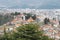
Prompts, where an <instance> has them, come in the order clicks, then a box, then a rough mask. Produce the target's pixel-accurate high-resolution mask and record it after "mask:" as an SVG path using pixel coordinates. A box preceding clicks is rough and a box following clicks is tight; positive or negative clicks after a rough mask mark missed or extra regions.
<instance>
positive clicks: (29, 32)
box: [1, 24, 52, 40]
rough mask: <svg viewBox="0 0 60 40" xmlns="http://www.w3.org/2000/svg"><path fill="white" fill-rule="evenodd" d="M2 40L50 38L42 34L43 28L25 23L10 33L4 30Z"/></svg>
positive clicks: (47, 39)
mask: <svg viewBox="0 0 60 40" xmlns="http://www.w3.org/2000/svg"><path fill="white" fill-rule="evenodd" d="M4 33H5V34H4V36H3V37H2V38H1V39H2V40H5V39H6V40H52V39H51V38H49V37H48V36H44V35H43V34H44V32H43V30H41V29H40V27H39V25H38V24H26V25H22V26H20V27H18V28H17V29H16V31H13V32H12V34H11V33H8V34H7V33H6V32H4Z"/></svg>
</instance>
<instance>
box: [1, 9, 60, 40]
mask: <svg viewBox="0 0 60 40" xmlns="http://www.w3.org/2000/svg"><path fill="white" fill-rule="evenodd" d="M0 17H1V18H5V20H6V21H3V22H2V20H3V19H2V20H0V34H1V35H2V34H3V32H4V28H6V31H7V32H11V31H15V30H16V28H17V27H19V26H22V25H24V24H29V23H39V25H40V27H41V29H42V30H43V31H44V33H45V34H44V35H47V36H49V37H50V38H55V39H56V40H59V39H60V9H41V10H39V9H29V8H27V9H1V10H0ZM1 18H0V19H1Z"/></svg>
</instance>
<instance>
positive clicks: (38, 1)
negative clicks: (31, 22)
mask: <svg viewBox="0 0 60 40" xmlns="http://www.w3.org/2000/svg"><path fill="white" fill-rule="evenodd" d="M0 8H31V9H60V0H0Z"/></svg>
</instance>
